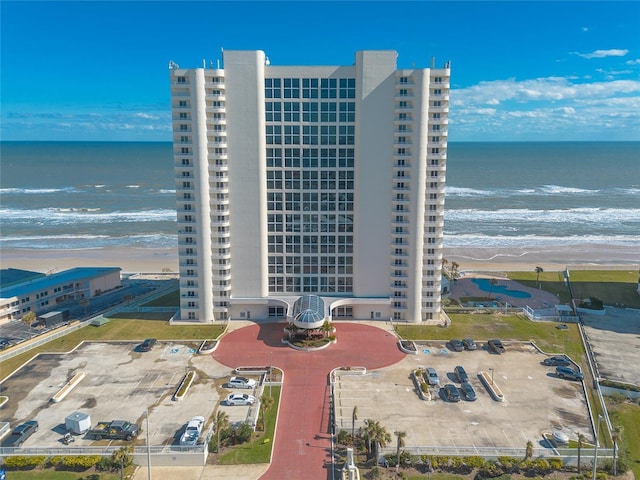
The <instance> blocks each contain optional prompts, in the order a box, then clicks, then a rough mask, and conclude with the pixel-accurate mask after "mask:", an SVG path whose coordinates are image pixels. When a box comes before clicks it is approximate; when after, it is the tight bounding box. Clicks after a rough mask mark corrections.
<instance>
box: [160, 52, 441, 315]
mask: <svg viewBox="0 0 640 480" xmlns="http://www.w3.org/2000/svg"><path fill="white" fill-rule="evenodd" d="M396 60H397V54H396V52H394V51H359V52H357V53H356V58H355V63H354V64H353V65H348V66H274V65H271V64H270V62H269V59H268V58H267V57H266V56H265V54H264V52H262V51H224V53H223V58H222V61H223V65H221V66H218V68H194V69H183V68H179V67H178V66H177V65H176V64H174V63H173V62H171V63H170V77H171V105H172V119H173V145H174V157H175V172H176V195H177V211H178V229H179V234H178V239H179V240H178V243H179V259H180V262H179V263H180V316H181V319H183V320H192V321H199V322H212V321H214V320H222V319H227V318H236V319H239V318H244V319H263V318H268V317H280V318H282V317H284V316H285V315H291V314H292V307H293V304H294V302H295V301H296V300H297V299H298V298H300V297H301V296H305V295H317V296H319V297H321V298H322V299H323V300H324V301H323V302H320V303H319V304H320V305H326V307H324V308H326V311H325V313H326V317H327V318H332V319H384V320H388V319H390V318H391V319H393V320H394V321H407V322H420V321H427V320H438V321H439V318H440V307H441V297H440V288H441V267H442V238H443V217H444V195H445V193H444V191H445V171H446V159H447V124H448V111H449V73H450V70H449V65H448V64H445V66H444V68H439V69H435V68H433V65H432V68H411V69H397V68H396Z"/></svg>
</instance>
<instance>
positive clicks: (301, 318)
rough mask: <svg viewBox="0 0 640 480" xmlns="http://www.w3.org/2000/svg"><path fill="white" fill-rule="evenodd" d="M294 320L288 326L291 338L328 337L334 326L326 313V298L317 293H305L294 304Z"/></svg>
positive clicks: (287, 330) (287, 329)
mask: <svg viewBox="0 0 640 480" xmlns="http://www.w3.org/2000/svg"><path fill="white" fill-rule="evenodd" d="M292 317H293V320H292V321H291V322H290V323H289V326H288V327H286V329H285V330H286V332H287V334H288V335H289V338H293V337H298V338H301V337H302V338H318V337H326V336H328V335H329V334H331V332H332V331H333V327H332V325H331V323H330V322H329V317H328V316H327V315H326V310H325V305H324V300H322V298H320V297H319V296H317V295H303V296H302V297H300V298H298V299H297V300H296V301H295V303H294V304H293V309H292Z"/></svg>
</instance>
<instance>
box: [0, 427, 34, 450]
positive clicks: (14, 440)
mask: <svg viewBox="0 0 640 480" xmlns="http://www.w3.org/2000/svg"><path fill="white" fill-rule="evenodd" d="M37 431H38V422H36V421H35V420H29V421H28V422H24V423H23V424H21V425H18V426H17V427H16V428H14V429H13V432H11V433H10V434H9V436H8V437H7V438H5V440H4V442H2V446H3V447H20V446H22V444H23V443H24V442H25V441H26V440H27V438H29V437H30V436H31V435H33V434H34V433H36V432H37Z"/></svg>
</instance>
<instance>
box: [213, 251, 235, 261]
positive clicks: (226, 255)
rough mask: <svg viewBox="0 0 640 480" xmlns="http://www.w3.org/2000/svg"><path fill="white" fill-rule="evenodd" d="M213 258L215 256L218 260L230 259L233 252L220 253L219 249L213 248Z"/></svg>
mask: <svg viewBox="0 0 640 480" xmlns="http://www.w3.org/2000/svg"><path fill="white" fill-rule="evenodd" d="M211 258H215V259H216V260H228V259H230V258H231V253H230V252H223V253H220V252H219V251H218V249H212V250H211Z"/></svg>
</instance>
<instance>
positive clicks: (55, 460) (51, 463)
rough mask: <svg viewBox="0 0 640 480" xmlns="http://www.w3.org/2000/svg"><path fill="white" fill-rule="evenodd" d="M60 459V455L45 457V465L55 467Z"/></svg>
mask: <svg viewBox="0 0 640 480" xmlns="http://www.w3.org/2000/svg"><path fill="white" fill-rule="evenodd" d="M61 461H62V457H61V456H55V457H49V458H48V459H47V462H46V466H47V467H53V468H55V467H56V466H57V465H58V464H59V463H60V462H61Z"/></svg>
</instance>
